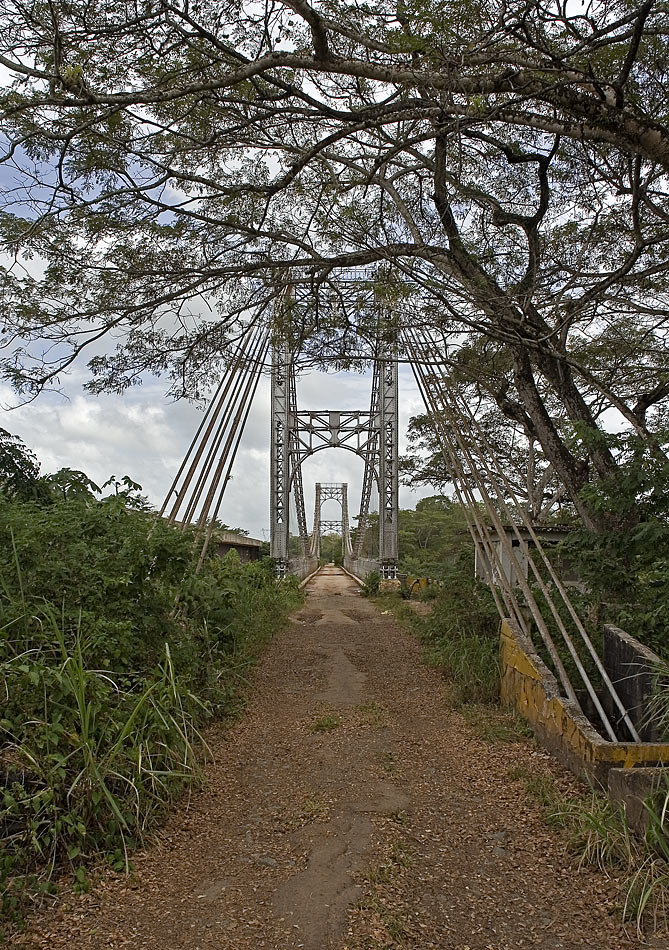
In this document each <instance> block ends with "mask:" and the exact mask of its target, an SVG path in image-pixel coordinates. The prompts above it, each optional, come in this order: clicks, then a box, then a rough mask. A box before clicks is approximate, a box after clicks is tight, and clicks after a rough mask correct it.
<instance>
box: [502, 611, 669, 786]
mask: <svg viewBox="0 0 669 950" xmlns="http://www.w3.org/2000/svg"><path fill="white" fill-rule="evenodd" d="M500 674H501V690H500V695H501V699H502V702H504V703H507V704H508V705H510V706H513V707H514V708H515V709H516V710H517V711H518V712H519V713H520V715H521V716H523V717H524V718H525V719H526V720H527V722H528V723H529V724H530V726H531V727H532V730H533V731H534V733H535V735H536V737H537V739H538V740H539V741H540V742H541V743H542V745H544V746H545V747H546V749H548V751H549V752H552V753H553V755H554V756H555V757H556V758H557V759H558V760H559V761H560V762H562V764H563V765H565V766H566V767H567V768H569V769H571V771H572V772H574V773H575V774H576V775H578V776H579V777H580V778H583V779H585V780H586V781H589V782H591V783H592V784H593V785H596V786H600V787H601V788H603V789H605V790H606V789H607V784H608V782H607V780H608V774H609V771H610V770H611V769H615V768H623V769H631V768H638V767H640V766H658V765H662V764H664V763H665V762H666V763H669V743H662V742H610V741H608V740H607V739H604V738H603V737H602V736H601V735H600V734H599V733H598V732H597V730H596V729H595V727H594V726H593V725H592V723H591V722H589V721H588V719H586V718H585V716H584V715H583V714H582V713H581V712H580V710H579V709H578V707H577V706H576V705H575V704H574V703H573V702H572V701H571V700H569V699H567V698H566V697H565V696H563V695H561V689H560V686H559V684H558V681H557V680H556V678H555V676H554V675H553V674H552V673H551V671H550V670H549V669H548V667H547V666H546V664H545V663H544V662H543V660H542V659H541V657H540V656H539V655H538V653H537V652H536V650H535V648H534V644H533V643H532V641H531V640H530V639H529V638H528V637H526V636H525V635H524V634H523V632H522V631H521V630H520V629H519V627H518V626H517V625H516V624H515V623H513V622H512V621H510V620H503V621H502V625H501V635H500Z"/></svg>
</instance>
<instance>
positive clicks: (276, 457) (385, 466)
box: [270, 342, 398, 579]
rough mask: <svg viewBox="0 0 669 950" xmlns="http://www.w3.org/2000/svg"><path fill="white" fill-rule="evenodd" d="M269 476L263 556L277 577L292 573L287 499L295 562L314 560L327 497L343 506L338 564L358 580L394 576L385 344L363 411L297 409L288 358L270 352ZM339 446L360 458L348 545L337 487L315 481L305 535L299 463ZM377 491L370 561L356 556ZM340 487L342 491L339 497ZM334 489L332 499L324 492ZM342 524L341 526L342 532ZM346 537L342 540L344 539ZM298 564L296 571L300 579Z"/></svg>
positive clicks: (393, 376)
mask: <svg viewBox="0 0 669 950" xmlns="http://www.w3.org/2000/svg"><path fill="white" fill-rule="evenodd" d="M270 444H271V459H270V465H271V472H270V554H271V556H272V557H273V558H274V559H275V562H276V566H277V573H278V575H279V576H284V575H285V574H287V573H291V572H292V566H291V559H290V556H289V543H290V526H289V511H290V499H291V494H292V497H293V500H294V502H295V508H296V511H297V527H298V532H299V539H300V547H301V551H302V560H308V559H310V558H311V559H313V560H316V558H317V556H318V551H319V545H318V540H319V536H320V529H319V528H318V524H319V523H320V504H321V503H322V502H323V501H324V500H326V498H328V497H334V498H336V499H337V500H339V501H340V502H341V504H342V526H343V528H342V530H343V532H344V536H345V537H344V540H345V558H344V564H345V566H347V568H348V569H349V570H351V571H352V573H354V574H357V575H362V576H364V575H365V574H367V573H369V572H370V571H371V570H375V569H376V570H379V572H380V573H381V576H382V578H384V579H394V578H396V577H397V556H398V547H397V534H398V380H397V359H396V351H395V346H393V345H385V348H384V350H383V352H382V353H380V354H379V356H378V358H377V359H376V360H375V361H374V372H373V376H372V391H371V398H370V406H369V409H364V410H363V409H360V410H303V409H298V404H297V386H296V378H295V368H294V358H293V354H292V353H291V352H290V350H289V348H288V347H287V346H286V345H285V344H284V343H281V342H280V343H275V345H274V346H273V348H272V397H271V442H270ZM326 448H342V449H346V450H348V451H350V452H353V453H355V454H356V455H358V456H359V457H360V458H362V459H363V460H364V463H365V472H364V476H363V486H362V495H361V505H360V516H359V519H358V528H357V530H356V534H355V539H354V540H351V538H350V536H349V534H348V498H347V494H346V491H345V486H342V484H341V483H318V484H317V499H316V518H315V520H314V531H313V536H312V539H311V540H310V539H309V537H308V535H307V528H306V518H305V512H304V494H303V488H302V464H303V462H304V461H305V459H307V458H310V457H311V456H312V455H314V454H315V453H316V452H320V451H322V450H324V449H326ZM375 485H376V488H377V491H378V497H379V550H378V557H377V558H376V559H372V558H363V557H362V545H363V540H364V536H365V531H366V527H367V522H368V515H369V506H370V503H371V499H372V493H373V488H374V486H375ZM342 487H343V488H344V491H343V493H342ZM332 491H334V492H335V494H334V495H333V494H328V492H332ZM344 526H345V527H344ZM347 539H348V540H347ZM305 570H306V566H305V565H302V567H301V570H298V571H297V573H304V571H305Z"/></svg>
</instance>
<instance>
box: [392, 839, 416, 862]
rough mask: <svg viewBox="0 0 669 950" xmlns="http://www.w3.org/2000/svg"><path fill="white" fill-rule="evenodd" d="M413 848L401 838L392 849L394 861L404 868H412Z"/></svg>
mask: <svg viewBox="0 0 669 950" xmlns="http://www.w3.org/2000/svg"><path fill="white" fill-rule="evenodd" d="M413 853H414V852H413V848H412V847H411V845H410V844H409V843H408V842H407V841H404V840H403V839H401V838H400V840H399V841H395V843H394V844H393V847H392V861H393V863H394V864H398V865H399V866H400V867H403V868H410V867H411V865H412V864H413Z"/></svg>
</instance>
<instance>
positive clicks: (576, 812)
mask: <svg viewBox="0 0 669 950" xmlns="http://www.w3.org/2000/svg"><path fill="white" fill-rule="evenodd" d="M508 778H509V779H510V780H511V781H521V782H523V784H524V785H525V788H526V790H527V792H528V793H529V794H530V795H532V797H533V798H535V799H536V800H537V801H538V802H539V803H540V804H541V806H542V808H543V809H544V815H545V818H546V820H547V821H548V822H549V823H551V824H554V825H557V826H559V827H561V828H563V829H564V830H565V832H566V834H567V842H568V845H567V846H568V848H569V850H570V851H572V852H573V853H574V854H575V855H576V856H577V858H578V864H579V867H584V866H594V867H597V868H599V869H600V870H601V871H603V872H604V873H608V871H609V870H610V869H613V870H614V871H615V872H616V873H617V875H620V876H621V878H620V886H621V903H622V917H623V921H625V922H626V923H633V924H634V925H635V927H636V929H637V932H638V934H639V935H641V934H642V933H643V931H644V930H650V931H657V930H666V929H667V911H668V910H669V860H668V859H669V834H668V832H669V828H667V825H666V819H667V812H668V810H669V807H668V806H669V790H667V791H666V792H665V793H663V794H662V795H660V796H658V795H655V796H653V798H651V799H650V800H649V801H648V802H647V803H646V807H647V809H648V825H647V830H646V833H645V835H644V836H640V835H636V834H635V833H634V832H633V831H632V830H631V829H630V827H629V825H628V823H627V819H626V816H625V809H624V807H623V806H622V805H621V804H620V803H618V802H613V801H611V800H610V799H609V798H608V797H607V796H606V795H603V794H600V793H599V792H595V791H592V790H591V791H589V792H587V793H585V794H582V795H578V796H575V797H570V798H568V797H566V796H565V795H564V793H562V792H561V790H560V788H559V786H558V784H557V782H556V781H555V779H554V778H553V777H552V776H550V775H537V774H535V773H533V772H532V771H531V770H530V769H528V768H527V767H526V766H516V767H515V768H513V769H510V770H509V772H508Z"/></svg>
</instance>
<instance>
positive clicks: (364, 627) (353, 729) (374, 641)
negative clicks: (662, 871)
mask: <svg viewBox="0 0 669 950" xmlns="http://www.w3.org/2000/svg"><path fill="white" fill-rule="evenodd" d="M209 739H210V742H211V743H212V747H213V750H214V753H215V756H216V761H215V764H213V765H211V766H210V767H209V769H208V774H207V779H208V780H207V783H206V786H205V788H204V789H203V790H202V791H201V792H199V793H197V794H196V795H194V796H193V798H192V800H191V801H190V803H189V807H188V808H187V809H184V810H182V811H180V812H179V814H177V815H175V816H174V817H173V818H172V819H171V820H170V822H169V823H168V825H167V826H166V827H165V828H164V829H163V831H162V832H161V834H160V837H159V840H158V841H157V843H156V844H155V845H153V846H152V847H151V849H150V850H148V851H147V852H145V853H143V854H141V855H139V856H138V858H137V860H136V873H135V874H134V875H133V876H132V877H131V878H130V879H129V880H126V879H124V878H119V877H117V876H113V875H111V874H110V875H109V876H108V877H106V878H104V879H103V880H102V881H101V882H100V883H99V885H97V886H96V888H95V890H94V892H93V893H90V894H87V895H83V896H81V897H79V898H76V897H72V896H70V897H69V898H67V899H66V900H65V899H64V900H63V901H61V902H60V903H59V904H58V905H57V906H56V907H55V908H52V909H51V910H49V911H48V912H46V913H44V914H42V915H41V916H40V917H38V918H37V919H36V920H35V921H34V922H33V924H32V926H31V928H30V929H29V931H28V932H27V933H25V934H23V935H21V936H17V937H16V938H15V939H14V945H15V946H17V947H29V948H35V950H36V948H46V947H48V948H54V950H56V948H64V947H67V948H70V950H83V948H100V950H104V948H122V947H132V948H134V950H144V948H152V950H158V948H160V950H177V948H188V950H214V948H215V950H250V948H253V950H260V948H276V950H279V948H280V950H297V948H303V950H372V948H382V947H398V948H400V947H401V948H405V950H429V948H439V950H524V948H541V950H576V948H581V947H595V948H601V950H618V948H623V947H632V946H637V945H638V944H637V942H636V941H631V940H627V939H626V938H625V937H624V935H623V933H622V931H621V928H620V926H619V924H618V922H617V919H616V917H615V915H614V914H613V913H612V910H613V909H612V906H611V896H612V891H611V885H610V883H609V882H607V880H606V878H605V877H604V876H602V875H599V874H595V873H593V872H580V873H577V872H576V870H575V868H574V864H573V861H572V859H570V858H569V857H568V856H566V855H565V853H564V841H563V840H562V839H561V838H560V837H559V835H557V834H555V833H553V832H552V831H551V830H550V829H549V828H548V827H547V826H546V825H545V823H544V822H543V821H542V819H541V816H540V813H539V808H538V806H537V805H536V804H535V803H534V802H533V801H532V800H531V799H529V798H528V797H527V795H526V793H525V791H524V785H523V783H522V782H521V781H518V780H514V779H513V775H514V774H515V773H514V769H516V770H517V769H518V767H519V766H523V767H528V763H529V767H530V768H531V769H533V770H537V771H538V772H541V771H542V770H543V771H546V770H549V769H551V770H553V771H555V770H554V767H553V766H552V765H551V763H550V760H549V759H548V757H547V756H545V755H543V754H542V753H540V752H537V751H536V750H534V749H533V748H532V747H531V746H529V745H525V744H522V743H521V744H513V745H505V744H503V743H497V744H494V745H490V744H487V743H485V742H483V741H482V740H480V739H477V738H476V737H475V735H474V734H473V733H472V731H471V729H470V728H469V727H468V726H467V724H466V723H465V721H464V720H463V718H462V716H461V715H460V714H459V713H457V712H455V711H454V710H453V709H452V708H450V707H449V706H448V704H447V702H446V699H445V689H444V684H443V682H442V680H441V679H440V677H439V676H438V675H437V674H436V673H435V672H434V671H432V670H429V669H428V668H426V667H425V666H424V665H423V663H422V662H421V656H420V648H419V646H418V645H417V644H416V643H415V642H414V641H413V639H412V638H411V637H409V636H408V635H407V634H406V633H404V632H403V631H402V630H400V629H399V628H398V627H397V626H396V625H395V624H394V623H393V622H392V618H391V617H390V616H385V615H382V614H380V613H379V612H378V611H377V610H376V609H375V608H374V607H373V606H372V605H371V604H369V603H368V602H366V601H364V600H362V599H361V598H360V597H359V596H358V594H357V592H356V588H355V585H354V584H353V583H352V581H351V580H350V578H348V577H347V576H346V575H345V574H343V572H341V571H339V570H337V569H336V568H327V569H325V570H324V571H323V572H321V574H319V575H318V576H317V577H316V578H315V579H314V580H313V581H312V582H311V583H310V585H309V597H308V599H307V602H306V604H305V606H304V607H303V608H302V610H301V611H300V612H299V613H298V614H296V615H295V616H294V617H293V620H292V623H291V624H290V625H289V627H288V628H287V629H286V630H285V631H284V632H283V633H282V634H280V635H279V636H277V637H276V638H275V639H274V641H273V642H272V643H271V644H270V646H269V648H268V649H267V651H266V652H265V654H264V657H263V659H262V660H261V662H260V664H259V665H258V667H257V669H256V671H255V673H254V675H253V683H252V688H251V692H250V701H249V705H248V708H247V710H246V712H245V714H244V716H243V717H242V719H241V720H240V721H239V722H238V723H237V724H236V725H235V726H234V727H233V728H232V729H229V730H223V729H222V728H221V729H220V730H218V731H215V732H214V733H213V735H211V736H210V737H209ZM560 780H561V781H565V782H568V779H566V778H561V779H560ZM654 946H656V947H658V946H660V944H659V943H655V944H654ZM662 946H664V944H662Z"/></svg>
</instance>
